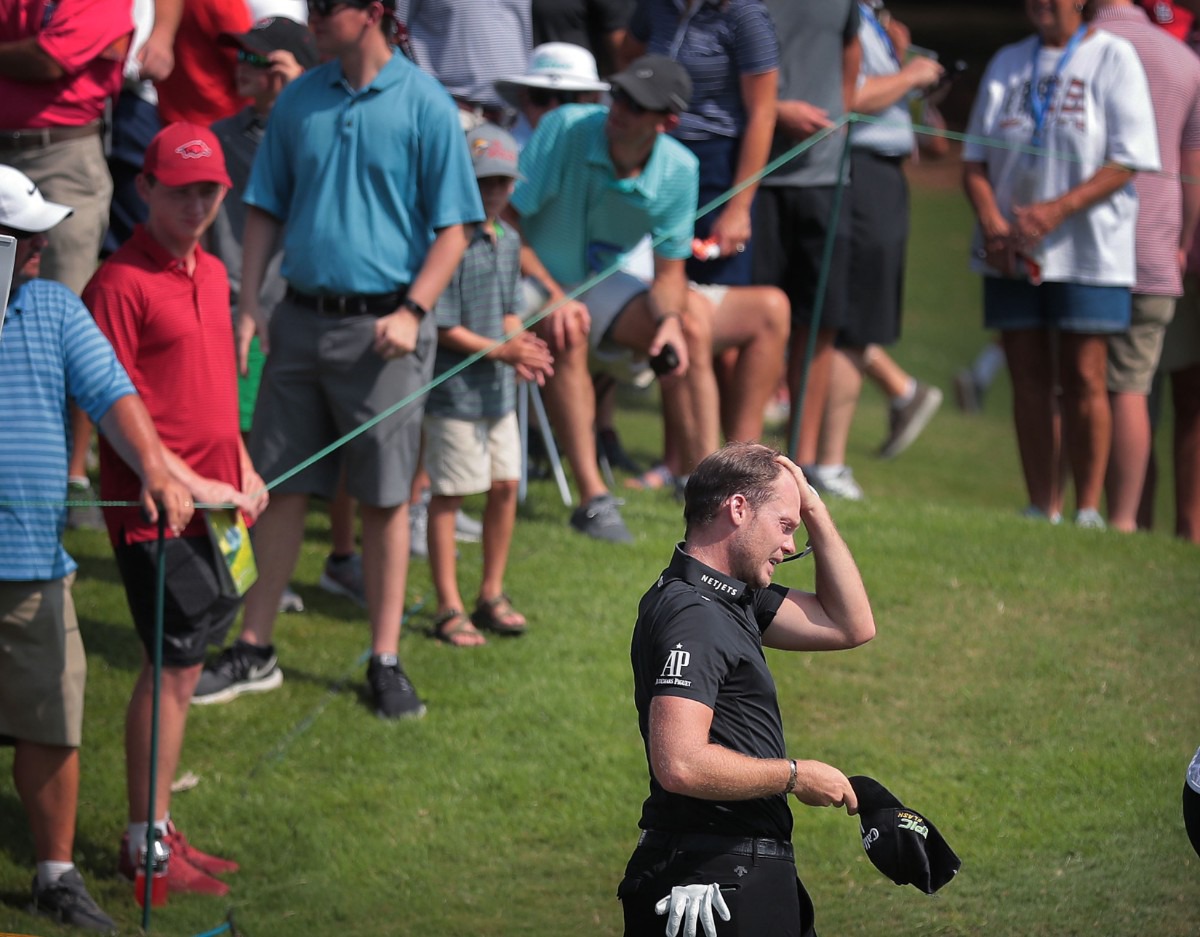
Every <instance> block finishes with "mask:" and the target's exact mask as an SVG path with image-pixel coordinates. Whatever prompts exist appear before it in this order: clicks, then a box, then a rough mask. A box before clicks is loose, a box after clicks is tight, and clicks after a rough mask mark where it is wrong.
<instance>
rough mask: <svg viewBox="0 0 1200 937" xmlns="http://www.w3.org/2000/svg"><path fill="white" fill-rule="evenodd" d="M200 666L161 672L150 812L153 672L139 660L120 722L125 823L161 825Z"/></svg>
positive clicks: (147, 662) (171, 668) (167, 807)
mask: <svg viewBox="0 0 1200 937" xmlns="http://www.w3.org/2000/svg"><path fill="white" fill-rule="evenodd" d="M202 669H203V666H202V665H201V664H196V665H195V666H194V667H164V668H163V671H162V693H161V694H160V696H159V709H158V766H157V775H156V777H155V785H154V812H155V813H156V814H157V816H155V817H153V818H151V817H148V816H147V808H148V807H149V804H150V729H151V720H152V707H153V705H154V671H153V669H152V668H151V665H150V662H149V660H146V659H145V658H144V655H143V661H142V669H141V672H140V673H139V674H138V678H137V682H136V683H135V684H134V685H133V695H132V696H131V697H130V700H129V710H128V712H127V714H126V717H125V775H126V776H125V783H126V787H127V789H128V791H129V822H130V823H148V822H150V821H151V820H162V819H163V818H164V817H165V816H166V815H167V811H168V810H170V808H171V782H172V781H173V780H174V779H175V770H176V769H177V768H178V767H179V754H180V752H182V751H183V735H184V730H185V729H186V728H187V717H188V709H189V708H190V706H191V703H192V694H193V693H194V692H195V690H196V683H197V681H199V679H200V672H201V670H202Z"/></svg>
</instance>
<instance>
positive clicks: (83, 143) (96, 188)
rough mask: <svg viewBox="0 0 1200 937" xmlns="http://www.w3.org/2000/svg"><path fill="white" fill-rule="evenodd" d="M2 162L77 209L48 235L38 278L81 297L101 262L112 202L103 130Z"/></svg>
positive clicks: (10, 155) (52, 197) (6, 157)
mask: <svg viewBox="0 0 1200 937" xmlns="http://www.w3.org/2000/svg"><path fill="white" fill-rule="evenodd" d="M4 162H5V163H6V164H7V165H9V166H12V167H13V168H15V169H19V170H21V172H23V173H25V175H27V176H28V177H29V178H30V179H32V180H33V181H34V182H36V183H37V186H38V188H39V189H41V192H42V195H43V196H44V197H45V198H48V199H50V201H52V202H60V203H61V204H63V205H70V206H71V208H72V209H74V211H72V212H71V215H70V217H69V218H67V219H65V220H64V221H62V222H61V223H60V224H57V225H55V226H54V227H53V228H51V229H50V230H49V231H47V232H46V237H47V238H48V239H49V241H50V243H49V244H48V245H46V249H45V250H44V251H42V272H41V274H40V276H42V277H43V278H45V279H47V280H58V281H59V282H60V283H65V284H66V285H67V287H68V288H69V289H70V290H71V292H72V293H74V294H75V295H76V296H78V295H79V294H80V293H82V292H83V288H84V287H85V286H87V282H88V280H90V279H91V278H92V274H93V273H95V272H96V265H97V264H98V263H99V262H100V245H101V244H102V243H103V242H104V232H105V231H106V230H108V210H109V204H110V203H111V202H112V194H113V182H112V176H111V175H109V171H108V161H107V160H106V159H105V158H104V141H103V140H102V139H101V137H100V131H99V130H98V129H97V131H96V133H94V134H92V135H91V136H86V137H76V138H75V139H73V140H62V141H60V142H58V143H48V144H47V145H46V146H39V147H37V148H35V149H29V150H8V151H5V153H4Z"/></svg>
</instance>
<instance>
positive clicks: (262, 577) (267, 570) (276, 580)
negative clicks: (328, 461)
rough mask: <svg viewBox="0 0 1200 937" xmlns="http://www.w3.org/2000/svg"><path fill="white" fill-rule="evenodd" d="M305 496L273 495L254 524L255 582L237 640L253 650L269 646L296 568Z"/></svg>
mask: <svg viewBox="0 0 1200 937" xmlns="http://www.w3.org/2000/svg"><path fill="white" fill-rule="evenodd" d="M307 511H308V495H297V494H290V495H289V494H283V495H272V496H271V503H270V504H268V505H267V509H266V510H265V511H263V513H262V516H260V517H259V519H258V523H257V524H255V525H254V526H255V534H254V547H255V554H256V556H255V559H256V561H257V563H258V580H257V581H256V582H255V583H254V585H253V586H251V587H250V591H249V592H247V593H246V602H245V605H244V607H243V614H242V633H241V637H240V640H242V641H245V642H246V643H247V644H253V645H255V646H256V647H267V646H269V645H270V644H271V638H272V635H273V634H274V632H275V616H276V615H277V614H279V597H280V596H281V595H283V590H284V588H285V587H286V586H287V584H288V580H289V579H290V578H291V576H292V571H293V570H294V569H295V568H296V558H297V557H298V556H299V555H300V543H301V541H303V539H304V517H305V514H306V513H307Z"/></svg>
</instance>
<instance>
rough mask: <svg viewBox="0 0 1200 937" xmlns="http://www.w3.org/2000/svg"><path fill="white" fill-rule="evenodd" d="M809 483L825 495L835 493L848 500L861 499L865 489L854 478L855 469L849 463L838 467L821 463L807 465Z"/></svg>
mask: <svg viewBox="0 0 1200 937" xmlns="http://www.w3.org/2000/svg"><path fill="white" fill-rule="evenodd" d="M802 471H803V472H804V477H805V478H807V479H808V483H809V484H810V485H812V486H813V487H814V488H816V489H817V491H818V492H820V493H821V494H823V495H833V496H834V497H835V498H844V499H845V500H846V501H861V500H862V499H863V490H862V488H860V487H859V484H858V482H856V481H855V480H854V471H853V470H852V469H851V468H850V466H848V465H843V466H841V467H840V468H837V469H830V468H826V467H825V466H821V465H806V466H804V468H803V470H802Z"/></svg>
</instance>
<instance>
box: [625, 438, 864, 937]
mask: <svg viewBox="0 0 1200 937" xmlns="http://www.w3.org/2000/svg"><path fill="white" fill-rule="evenodd" d="M684 519H685V520H686V523H687V530H686V533H685V538H686V539H685V540H684V542H683V543H682V544H680V545H678V546H677V547H676V548H675V555H674V557H673V558H672V560H671V565H670V566H668V567H667V568H666V569H665V570H664V571H663V573H662V575H661V576H659V578H658V582H656V583H655V584H654V585H653V586H652V587H651V588H650V590H649V591H648V592H647V593H646V594H645V596H643V597H642V601H641V605H640V606H639V607H638V620H637V625H636V627H635V628H634V632H633V645H632V648H631V652H630V657H631V658H632V662H633V675H634V700H635V702H636V704H637V710H638V724H639V727H640V729H641V732H642V739H643V740H644V742H645V745H646V757H647V760H648V762H649V766H650V796H649V797H648V798H646V802H645V803H644V804H643V806H642V818H641V821H640V823H639V826H640V827H641V828H642V830H643V832H642V835H641V838H640V840H639V842H638V847H637V849H636V850H635V851H634V854H633V856H632V858H631V859H630V860H629V864H628V866H627V867H626V870H625V878H624V880H623V881H622V882H621V885H620V888H619V889H618V892H617V894H618V897H619V898H620V899H621V902H622V905H623V907H624V914H625V933H626V935H627V937H632V935H638V937H641V935H651V934H653V935H655V937H660V935H662V933H663V931H664V924H665V927H666V933H667V934H674V933H676V932H677V929H678V928H679V927H680V925H681V924H682V925H683V929H684V933H685V934H693V935H694V934H695V933H696V925H697V920H699V922H700V924H701V925H702V927H703V929H704V931H705V933H706V934H708V935H710V937H715V935H717V934H718V933H719V934H722V935H725V934H742V935H754V937H769V935H779V937H801V935H815V933H816V932H815V930H814V929H813V909H812V903H811V901H809V898H808V894H807V893H806V892H805V890H804V886H803V885H802V884H801V882H800V880H799V878H798V877H797V875H796V866H795V861H794V859H793V854H792V846H791V842H790V840H791V834H792V815H791V810H790V809H789V807H788V802H787V795H788V794H793V795H794V796H795V797H797V798H798V799H799V800H800V801H801V802H802V803H805V804H808V805H809V806H812V807H828V806H833V807H843V806H844V807H845V808H846V811H847V812H848V813H850V814H854V813H855V812H856V811H857V808H858V804H857V801H856V799H855V796H854V791H853V789H852V788H851V787H850V782H849V781H848V780H847V779H846V776H845V775H844V774H843V773H842V772H841V771H839V770H838V769H837V768H834V767H832V766H830V765H827V764H823V763H822V762H819V761H809V760H797V759H791V758H788V756H787V752H786V750H785V747H784V738H783V723H782V720H781V718H780V713H779V704H778V701H777V699H776V694H775V682H774V680H773V679H772V677H771V672H770V671H769V670H768V669H767V662H766V659H765V657H764V655H763V647H764V646H765V647H773V648H779V649H781V650H789V651H818V650H839V649H843V648H852V647H856V646H857V645H860V644H863V643H864V642H866V641H869V640H870V639H871V638H872V637H873V636H874V635H875V621H874V618H873V616H872V614H871V605H870V602H869V601H868V599H867V593H866V590H865V589H864V588H863V583H862V577H861V576H859V573H858V568H857V567H856V566H855V564H854V559H853V558H852V557H851V555H850V551H849V549H848V548H847V547H846V544H845V542H844V541H843V540H842V538H841V536H840V535H839V534H838V532H837V529H836V528H835V527H834V524H833V520H832V519H831V518H830V516H829V511H828V510H827V509H826V507H825V505H824V504H823V503H822V502H821V499H820V498H819V497H818V496H817V494H816V493H815V492H814V491H813V490H812V489H811V488H810V487H809V484H808V482H807V481H806V479H805V478H804V474H803V472H801V471H800V469H799V468H798V467H797V466H795V465H794V464H793V463H792V462H790V461H789V460H788V459H787V458H785V457H784V456H782V455H780V454H779V453H778V452H777V451H775V450H773V449H768V448H767V447H765V446H760V445H756V444H747V443H735V444H731V445H728V446H726V447H724V448H723V449H721V450H719V451H717V452H715V453H713V454H712V455H710V456H708V457H707V458H706V459H704V460H703V461H702V462H701V463H700V464H699V466H697V468H696V470H695V471H694V472H693V473H692V476H691V478H690V480H689V481H688V485H687V491H686V496H685V507H684ZM801 525H803V527H804V529H805V531H807V534H808V540H809V543H810V544H811V546H812V555H813V561H814V562H815V564H816V592H815V593H809V592H801V591H798V590H796V589H786V588H784V587H782V586H776V585H771V576H772V574H773V573H774V571H775V567H776V566H777V565H778V564H779V563H780V562H782V561H783V559H784V558H785V557H786V556H788V555H790V554H793V553H795V551H796V539H797V531H800V529H801ZM714 914H715V917H714ZM660 915H665V916H666V920H665V921H664V917H662V916H660ZM715 918H720V919H721V920H724V921H728V922H729V923H727V924H719V923H717V921H716V920H715Z"/></svg>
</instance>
